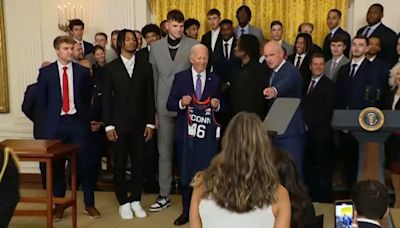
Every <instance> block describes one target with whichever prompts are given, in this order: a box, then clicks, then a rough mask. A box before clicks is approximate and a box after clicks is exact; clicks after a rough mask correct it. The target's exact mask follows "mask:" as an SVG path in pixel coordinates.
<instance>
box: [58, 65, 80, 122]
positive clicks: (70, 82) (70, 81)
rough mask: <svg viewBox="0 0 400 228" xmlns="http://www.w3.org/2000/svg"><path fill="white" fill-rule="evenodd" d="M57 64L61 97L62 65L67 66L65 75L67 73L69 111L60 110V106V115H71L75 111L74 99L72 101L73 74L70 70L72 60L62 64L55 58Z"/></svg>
mask: <svg viewBox="0 0 400 228" xmlns="http://www.w3.org/2000/svg"><path fill="white" fill-rule="evenodd" d="M57 66H58V75H59V78H60V88H61V91H60V92H61V98H62V95H63V74H64V69H63V68H64V67H68V69H67V75H68V97H69V111H68V112H67V113H65V112H64V111H63V110H62V106H61V113H60V115H62V116H63V115H66V114H67V115H73V114H75V113H76V108H75V101H74V75H73V70H72V62H70V63H68V64H67V65H63V64H62V63H60V61H58V60H57Z"/></svg>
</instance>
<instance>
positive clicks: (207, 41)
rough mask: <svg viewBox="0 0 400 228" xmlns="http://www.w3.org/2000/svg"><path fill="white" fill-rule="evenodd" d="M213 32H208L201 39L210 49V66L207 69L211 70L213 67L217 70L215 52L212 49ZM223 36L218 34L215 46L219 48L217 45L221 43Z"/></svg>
mask: <svg viewBox="0 0 400 228" xmlns="http://www.w3.org/2000/svg"><path fill="white" fill-rule="evenodd" d="M211 34H212V32H211V31H208V32H206V33H205V34H204V35H203V36H202V37H201V43H202V44H204V45H205V46H206V47H207V48H208V65H207V69H208V70H210V69H211V66H213V69H214V68H215V67H214V66H215V62H214V61H213V60H214V58H213V54H214V53H213V51H212V47H211ZM221 40H222V38H221V34H220V33H219V34H218V37H217V40H216V42H215V46H217V43H219V42H221ZM215 46H214V51H215Z"/></svg>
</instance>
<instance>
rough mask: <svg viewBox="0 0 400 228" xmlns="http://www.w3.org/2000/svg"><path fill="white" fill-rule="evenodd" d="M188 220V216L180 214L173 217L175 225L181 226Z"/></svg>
mask: <svg viewBox="0 0 400 228" xmlns="http://www.w3.org/2000/svg"><path fill="white" fill-rule="evenodd" d="M188 222H189V216H187V215H184V214H181V215H180V216H179V217H178V218H177V219H175V222H174V225H175V226H182V225H185V224H186V223H188Z"/></svg>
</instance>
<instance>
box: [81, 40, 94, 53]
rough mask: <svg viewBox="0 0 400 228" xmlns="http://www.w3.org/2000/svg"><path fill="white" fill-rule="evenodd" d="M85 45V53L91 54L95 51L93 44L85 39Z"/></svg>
mask: <svg viewBox="0 0 400 228" xmlns="http://www.w3.org/2000/svg"><path fill="white" fill-rule="evenodd" d="M83 47H84V49H85V53H84V55H87V54H90V53H92V51H93V44H91V43H89V42H86V41H83Z"/></svg>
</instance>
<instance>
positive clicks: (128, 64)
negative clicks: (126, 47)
mask: <svg viewBox="0 0 400 228" xmlns="http://www.w3.org/2000/svg"><path fill="white" fill-rule="evenodd" d="M121 59H122V62H123V63H124V65H125V68H126V71H128V74H129V77H130V78H132V76H133V75H132V73H133V68H134V67H135V55H133V56H132V58H130V59H127V58H125V57H124V56H122V55H121Z"/></svg>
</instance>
